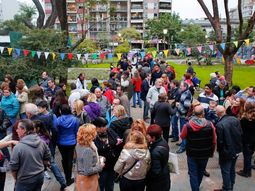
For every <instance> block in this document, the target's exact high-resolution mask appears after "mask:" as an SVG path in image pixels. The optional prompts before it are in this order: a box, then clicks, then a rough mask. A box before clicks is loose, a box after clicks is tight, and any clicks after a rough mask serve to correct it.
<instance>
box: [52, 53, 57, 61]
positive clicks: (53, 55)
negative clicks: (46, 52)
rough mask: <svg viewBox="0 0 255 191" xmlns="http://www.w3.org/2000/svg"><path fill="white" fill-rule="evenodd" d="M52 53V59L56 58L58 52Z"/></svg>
mask: <svg viewBox="0 0 255 191" xmlns="http://www.w3.org/2000/svg"><path fill="white" fill-rule="evenodd" d="M51 55H52V60H55V58H56V54H55V53H54V52H52V53H51Z"/></svg>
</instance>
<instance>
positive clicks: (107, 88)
mask: <svg viewBox="0 0 255 191" xmlns="http://www.w3.org/2000/svg"><path fill="white" fill-rule="evenodd" d="M103 85H104V90H103V92H104V94H103V95H104V96H105V97H106V98H107V99H108V101H109V103H110V104H112V102H113V99H114V91H113V89H112V84H111V83H109V82H106V81H104V82H103Z"/></svg>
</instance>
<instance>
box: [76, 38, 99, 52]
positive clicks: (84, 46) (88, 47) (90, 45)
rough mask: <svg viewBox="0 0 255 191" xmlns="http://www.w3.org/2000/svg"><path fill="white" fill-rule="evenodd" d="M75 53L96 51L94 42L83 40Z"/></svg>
mask: <svg viewBox="0 0 255 191" xmlns="http://www.w3.org/2000/svg"><path fill="white" fill-rule="evenodd" d="M76 50H77V51H81V52H84V51H86V52H89V53H93V52H95V51H96V50H97V45H96V42H95V41H93V40H91V39H85V40H83V42H82V43H80V44H79V46H78V47H77V48H76Z"/></svg>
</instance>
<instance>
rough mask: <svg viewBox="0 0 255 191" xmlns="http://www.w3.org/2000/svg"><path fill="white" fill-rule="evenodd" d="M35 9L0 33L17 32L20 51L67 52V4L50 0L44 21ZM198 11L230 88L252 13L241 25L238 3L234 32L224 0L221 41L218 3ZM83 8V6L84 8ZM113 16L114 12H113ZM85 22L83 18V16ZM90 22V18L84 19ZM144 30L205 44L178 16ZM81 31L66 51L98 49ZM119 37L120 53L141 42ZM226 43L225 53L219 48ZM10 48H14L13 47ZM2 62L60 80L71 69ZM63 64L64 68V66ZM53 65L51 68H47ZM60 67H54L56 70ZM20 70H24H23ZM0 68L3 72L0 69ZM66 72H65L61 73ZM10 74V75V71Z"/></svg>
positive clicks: (128, 33) (254, 19) (132, 35)
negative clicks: (45, 72) (207, 23)
mask: <svg viewBox="0 0 255 191" xmlns="http://www.w3.org/2000/svg"><path fill="white" fill-rule="evenodd" d="M32 1H33V3H34V5H35V7H29V6H25V5H23V6H21V9H20V12H19V14H17V15H16V16H15V18H14V19H13V20H10V21H6V22H4V23H1V24H0V33H1V34H6V33H9V32H10V31H19V32H21V33H22V35H23V38H21V40H19V41H18V43H17V44H16V46H18V47H19V48H24V49H29V50H43V51H48V52H51V51H52V52H63V51H65V52H67V51H68V47H67V41H68V36H69V35H68V23H67V14H66V11H67V10H66V9H67V8H66V0H51V5H52V12H51V15H50V17H48V18H47V19H45V13H44V10H43V8H42V5H41V3H40V1H39V0H32ZM102 2H104V3H107V0H102ZM197 2H198V3H199V4H200V6H201V8H202V9H203V11H204V12H205V15H206V16H207V18H208V20H209V21H210V23H211V25H212V27H213V29H214V33H212V34H211V35H210V36H209V39H210V40H215V42H216V44H217V45H218V47H217V48H218V50H219V51H220V52H221V53H222V55H223V57H224V59H225V77H226V79H227V81H228V82H229V83H230V84H231V82H232V75H233V57H234V55H235V53H236V52H237V50H238V49H239V47H240V46H241V45H242V44H243V41H244V39H247V38H249V37H250V35H251V34H252V31H253V26H254V24H255V13H253V14H252V16H251V17H250V18H249V19H248V20H247V22H246V21H244V19H243V16H242V6H241V5H242V0H238V3H237V8H238V15H239V23H240V24H239V27H238V29H237V30H236V29H233V28H232V26H231V19H230V16H229V7H228V0H224V1H223V3H224V10H225V16H226V22H227V34H226V38H224V37H223V34H222V30H221V28H222V27H221V23H220V14H219V8H218V7H219V6H218V1H217V0H212V13H211V12H210V11H209V9H208V6H207V5H206V4H205V2H204V1H203V0H197ZM93 4H95V0H89V1H88V2H86V6H92V5H93ZM84 6H85V4H84ZM112 12H113V11H112ZM36 13H38V17H37V21H36V23H35V24H33V22H32V21H33V18H34V17H35V15H36ZM57 17H58V19H59V21H60V26H61V32H60V31H55V30H53V25H54V23H55V20H56V18H57ZM84 19H85V15H84ZM87 19H89V18H87ZM164 29H167V33H165V34H164V32H163V30H164ZM146 30H147V31H148V37H147V38H149V39H153V38H158V39H165V40H166V41H167V42H168V43H169V44H174V43H183V44H185V45H186V46H192V47H194V46H197V45H199V44H204V43H205V42H206V38H205V35H206V34H205V32H204V31H203V30H202V29H201V27H199V26H197V25H188V26H186V27H182V21H181V19H180V17H179V16H178V15H177V14H163V15H160V18H159V19H152V20H148V21H147V22H146ZM86 32H87V31H84V33H83V35H82V38H81V39H80V40H78V42H77V43H76V44H75V45H74V46H73V47H69V51H73V50H74V49H75V48H76V50H77V51H81V50H84V49H86V50H88V49H89V48H90V47H89V45H90V44H92V48H90V50H89V51H94V50H95V49H96V48H97V45H96V44H95V43H92V42H91V41H89V40H85V41H84V38H85V34H86ZM118 33H120V36H119V37H118V38H117V41H119V42H123V45H121V46H120V47H119V49H120V50H122V49H127V48H129V44H128V42H129V41H130V40H133V39H140V38H141V36H140V34H139V33H138V32H137V31H136V30H135V29H133V28H126V29H123V30H121V31H118ZM24 37H25V38H24ZM98 39H99V40H98V42H99V43H98V44H99V46H101V47H102V46H103V45H104V44H107V43H108V42H109V41H111V40H113V39H110V38H109V35H108V34H101V35H100V36H98ZM231 41H238V45H237V46H235V45H233V44H231V43H230V42H231ZM223 42H224V43H225V49H222V47H221V46H220V45H219V44H221V43H223ZM13 48H16V47H15V46H14V47H13ZM0 59H1V60H3V59H6V60H5V61H3V62H1V64H0V65H3V64H4V63H6V62H8V63H10V62H11V63H15V62H17V63H21V62H22V63H24V62H26V63H27V62H29V63H33V64H34V65H33V66H35V65H37V64H38V65H40V67H41V66H45V68H44V69H46V70H48V71H50V72H53V73H54V72H55V71H56V74H58V75H60V77H65V75H66V74H64V73H65V72H59V71H58V70H59V69H60V68H61V67H63V68H64V69H66V67H67V66H68V65H70V61H66V60H65V61H64V62H62V61H61V64H59V63H60V60H58V59H56V60H54V61H53V62H48V61H47V60H45V59H38V58H36V57H34V58H29V57H27V58H19V59H20V60H19V59H15V60H14V59H10V60H8V59H9V57H6V58H5V57H1V58H0ZM63 63H64V64H63ZM51 64H52V68H51V69H50V70H49V69H48V68H50V67H49V66H50V65H51ZM58 64H59V67H56V66H58ZM22 67H23V66H22ZM0 68H4V67H2V66H0ZM63 71H66V70H63ZM10 72H11V71H10Z"/></svg>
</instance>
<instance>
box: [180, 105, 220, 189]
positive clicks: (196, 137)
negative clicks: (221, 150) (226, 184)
mask: <svg viewBox="0 0 255 191" xmlns="http://www.w3.org/2000/svg"><path fill="white" fill-rule="evenodd" d="M180 137H181V138H182V139H186V140H187V145H186V154H187V163H188V174H189V176H190V186H191V190H192V191H199V187H200V184H201V182H202V179H203V175H204V171H205V168H206V165H207V163H208V160H209V157H212V156H213V153H214V149H215V145H216V132H215V127H214V126H213V124H212V123H211V122H210V121H207V120H206V119H205V118H204V108H203V107H202V106H201V105H199V106H196V107H195V108H194V116H193V117H191V119H190V120H189V122H188V123H186V124H185V125H184V126H183V129H182V132H181V135H180Z"/></svg>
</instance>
